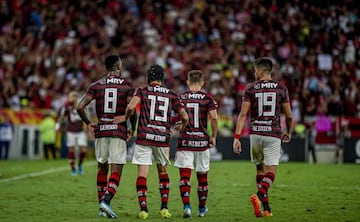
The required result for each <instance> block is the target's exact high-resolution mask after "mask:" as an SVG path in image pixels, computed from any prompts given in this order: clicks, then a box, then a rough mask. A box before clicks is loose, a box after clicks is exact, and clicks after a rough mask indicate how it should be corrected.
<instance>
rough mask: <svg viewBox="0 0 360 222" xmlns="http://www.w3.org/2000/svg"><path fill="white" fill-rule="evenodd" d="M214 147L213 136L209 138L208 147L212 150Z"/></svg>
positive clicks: (214, 140)
mask: <svg viewBox="0 0 360 222" xmlns="http://www.w3.org/2000/svg"><path fill="white" fill-rule="evenodd" d="M215 146H216V138H215V137H213V136H211V137H209V147H210V148H212V147H215Z"/></svg>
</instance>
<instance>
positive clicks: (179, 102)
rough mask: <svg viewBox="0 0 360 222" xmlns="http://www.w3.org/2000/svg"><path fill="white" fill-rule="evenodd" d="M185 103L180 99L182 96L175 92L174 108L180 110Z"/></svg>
mask: <svg viewBox="0 0 360 222" xmlns="http://www.w3.org/2000/svg"><path fill="white" fill-rule="evenodd" d="M184 107H185V106H184V103H183V102H182V100H181V99H180V97H178V96H177V95H176V94H175V93H174V96H173V101H172V109H173V110H175V111H176V112H180V110H181V108H184Z"/></svg>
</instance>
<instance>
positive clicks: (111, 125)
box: [100, 124, 118, 131]
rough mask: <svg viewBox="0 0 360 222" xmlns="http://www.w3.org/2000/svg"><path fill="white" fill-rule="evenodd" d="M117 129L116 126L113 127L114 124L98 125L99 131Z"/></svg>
mask: <svg viewBox="0 0 360 222" xmlns="http://www.w3.org/2000/svg"><path fill="white" fill-rule="evenodd" d="M117 128H118V125H114V124H107V125H100V131H105V130H116V129H117Z"/></svg>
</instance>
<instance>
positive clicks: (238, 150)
mask: <svg viewBox="0 0 360 222" xmlns="http://www.w3.org/2000/svg"><path fill="white" fill-rule="evenodd" d="M233 151H234V153H235V154H237V155H239V154H240V153H241V151H242V149H241V142H240V140H239V139H234V142H233Z"/></svg>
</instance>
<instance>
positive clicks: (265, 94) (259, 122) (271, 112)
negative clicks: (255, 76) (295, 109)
mask: <svg viewBox="0 0 360 222" xmlns="http://www.w3.org/2000/svg"><path fill="white" fill-rule="evenodd" d="M243 101H244V102H250V103H251V107H250V134H258V135H264V136H272V137H277V138H281V134H282V131H281V126H280V114H281V110H282V104H283V103H288V102H290V100H289V92H288V89H287V88H286V86H284V85H283V84H281V83H280V82H278V81H275V80H259V81H256V82H254V83H251V84H249V85H247V87H246V89H245V93H244V96H243Z"/></svg>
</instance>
